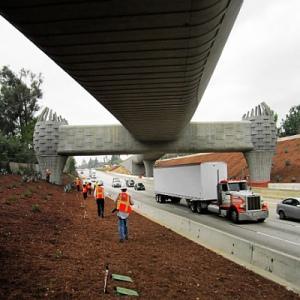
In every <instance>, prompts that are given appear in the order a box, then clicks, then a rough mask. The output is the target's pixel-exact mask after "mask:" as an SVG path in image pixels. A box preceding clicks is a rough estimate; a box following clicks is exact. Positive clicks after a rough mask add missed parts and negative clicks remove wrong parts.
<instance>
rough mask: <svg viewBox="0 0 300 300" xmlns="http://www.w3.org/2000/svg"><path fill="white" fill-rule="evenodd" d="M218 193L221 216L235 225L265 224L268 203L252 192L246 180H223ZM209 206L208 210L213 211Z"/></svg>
mask: <svg viewBox="0 0 300 300" xmlns="http://www.w3.org/2000/svg"><path fill="white" fill-rule="evenodd" d="M217 191H218V201H217V202H218V207H219V214H220V215H221V216H225V217H228V218H230V219H231V220H232V221H233V222H235V223H238V222H239V221H250V220H251V221H258V222H263V221H264V220H265V219H266V218H267V217H268V215H269V211H268V207H267V205H266V203H264V202H263V201H262V199H261V197H260V195H258V194H256V193H253V192H252V191H251V189H250V188H249V187H248V184H247V181H246V180H222V181H220V182H219V183H218V185H217ZM212 205H213V203H212ZM209 206H210V205H209ZM209 206H208V210H211V209H210V207H209ZM214 211H215V209H214Z"/></svg>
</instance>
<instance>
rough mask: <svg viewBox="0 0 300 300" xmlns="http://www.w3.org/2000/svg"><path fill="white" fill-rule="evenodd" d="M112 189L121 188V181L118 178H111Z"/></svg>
mask: <svg viewBox="0 0 300 300" xmlns="http://www.w3.org/2000/svg"><path fill="white" fill-rule="evenodd" d="M111 186H112V187H114V188H117V187H119V188H120V187H121V180H120V178H113V180H112V185H111Z"/></svg>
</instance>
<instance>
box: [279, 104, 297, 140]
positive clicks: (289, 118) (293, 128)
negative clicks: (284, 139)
mask: <svg viewBox="0 0 300 300" xmlns="http://www.w3.org/2000/svg"><path fill="white" fill-rule="evenodd" d="M299 133H300V105H297V106H293V107H291V108H290V110H289V113H288V114H287V115H286V118H285V120H282V125H281V127H280V135H281V136H291V135H295V134H299Z"/></svg>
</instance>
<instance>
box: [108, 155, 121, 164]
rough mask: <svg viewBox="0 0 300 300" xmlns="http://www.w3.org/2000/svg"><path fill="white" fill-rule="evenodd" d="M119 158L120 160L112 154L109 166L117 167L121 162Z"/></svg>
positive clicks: (118, 156)
mask: <svg viewBox="0 0 300 300" xmlns="http://www.w3.org/2000/svg"><path fill="white" fill-rule="evenodd" d="M121 161H122V160H121V158H120V155H118V154H113V155H112V156H111V159H110V164H111V165H118V164H119V163H120V162H121Z"/></svg>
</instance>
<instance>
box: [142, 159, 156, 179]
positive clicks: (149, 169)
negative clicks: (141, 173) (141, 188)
mask: <svg viewBox="0 0 300 300" xmlns="http://www.w3.org/2000/svg"><path fill="white" fill-rule="evenodd" d="M143 163H144V166H145V176H146V177H153V167H154V163H155V160H143Z"/></svg>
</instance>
